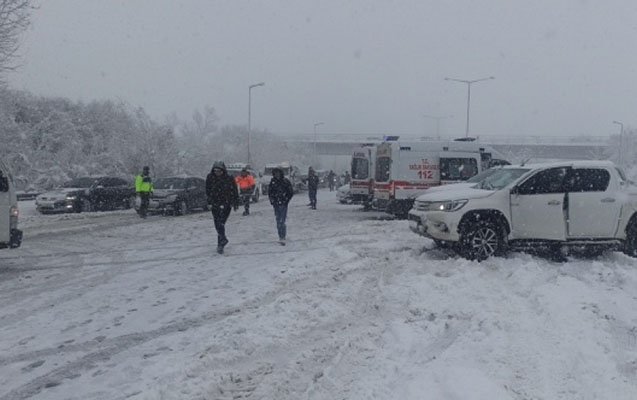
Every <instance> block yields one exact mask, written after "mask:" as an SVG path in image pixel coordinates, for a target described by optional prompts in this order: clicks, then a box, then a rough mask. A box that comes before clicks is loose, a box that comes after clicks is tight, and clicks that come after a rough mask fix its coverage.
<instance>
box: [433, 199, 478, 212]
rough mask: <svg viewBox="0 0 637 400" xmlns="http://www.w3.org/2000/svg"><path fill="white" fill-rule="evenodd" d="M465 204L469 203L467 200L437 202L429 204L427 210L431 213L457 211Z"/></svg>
mask: <svg viewBox="0 0 637 400" xmlns="http://www.w3.org/2000/svg"><path fill="white" fill-rule="evenodd" d="M467 202H469V200H467V199H464V200H449V201H437V202H433V203H431V205H430V206H429V209H430V210H431V211H458V210H459V209H461V208H462V207H464V205H465V204H467Z"/></svg>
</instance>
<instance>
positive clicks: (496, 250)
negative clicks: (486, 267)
mask: <svg viewBox="0 0 637 400" xmlns="http://www.w3.org/2000/svg"><path fill="white" fill-rule="evenodd" d="M460 241H461V246H460V250H461V252H462V256H464V257H465V258H466V259H468V260H477V261H482V260H486V259H487V258H489V257H491V256H497V255H501V254H502V253H503V252H504V238H503V234H502V228H501V227H499V226H498V225H496V224H494V223H493V222H490V221H479V222H477V223H475V224H474V225H472V226H469V227H467V228H465V231H464V232H462V235H461V238H460Z"/></svg>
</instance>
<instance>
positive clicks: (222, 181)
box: [206, 161, 239, 254]
mask: <svg viewBox="0 0 637 400" xmlns="http://www.w3.org/2000/svg"><path fill="white" fill-rule="evenodd" d="M206 195H207V197H208V204H210V210H211V211H212V218H213V219H214V221H215V229H216V231H217V253H219V254H223V248H224V247H225V246H226V245H227V244H228V238H227V237H226V221H227V220H228V217H229V216H230V210H231V209H232V208H234V210H235V211H237V210H238V209H239V192H238V190H237V184H236V183H235V181H234V179H232V177H231V176H230V175H228V170H227V169H226V165H225V164H224V163H223V161H215V162H214V164H213V165H212V169H211V170H210V173H209V174H208V176H207V177H206Z"/></svg>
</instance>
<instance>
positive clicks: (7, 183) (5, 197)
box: [0, 160, 22, 249]
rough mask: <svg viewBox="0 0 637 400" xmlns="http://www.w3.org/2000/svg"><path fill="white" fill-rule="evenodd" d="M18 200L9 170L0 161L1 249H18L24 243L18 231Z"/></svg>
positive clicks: (20, 232)
mask: <svg viewBox="0 0 637 400" xmlns="http://www.w3.org/2000/svg"><path fill="white" fill-rule="evenodd" d="M18 216H19V211H18V199H17V196H16V193H15V186H14V183H13V178H12V176H11V174H10V172H9V169H8V168H7V167H6V165H4V163H3V162H2V160H0V249H1V248H7V247H8V248H11V249H14V248H17V247H20V244H21V243H22V231H21V230H19V229H18Z"/></svg>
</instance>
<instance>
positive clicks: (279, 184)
mask: <svg viewBox="0 0 637 400" xmlns="http://www.w3.org/2000/svg"><path fill="white" fill-rule="evenodd" d="M292 196H294V190H293V189H292V183H291V182H290V181H289V180H288V179H287V178H286V177H285V176H283V170H282V169H280V168H274V169H273V170H272V180H271V181H270V185H269V186H268V197H269V198H270V204H272V207H273V208H274V217H275V218H276V229H277V232H278V233H279V243H280V244H281V245H282V246H285V237H286V234H287V227H286V226H285V220H286V219H287V216H288V204H289V203H290V200H291V199H292Z"/></svg>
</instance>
